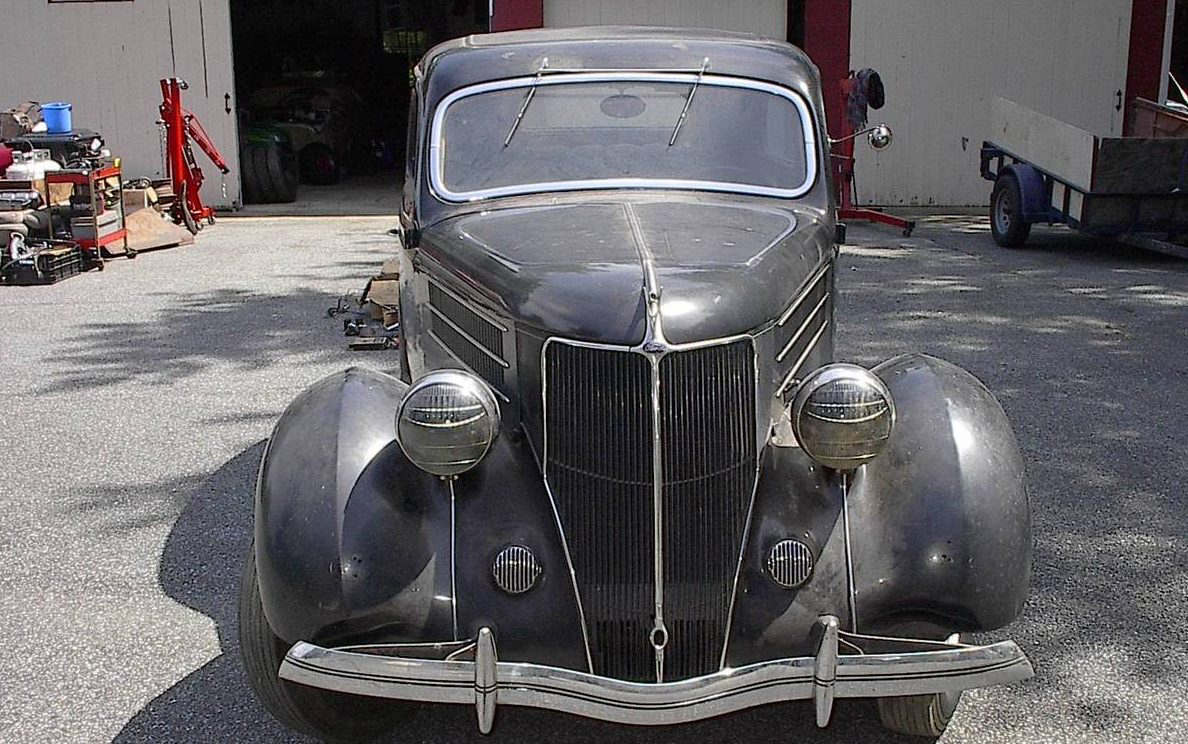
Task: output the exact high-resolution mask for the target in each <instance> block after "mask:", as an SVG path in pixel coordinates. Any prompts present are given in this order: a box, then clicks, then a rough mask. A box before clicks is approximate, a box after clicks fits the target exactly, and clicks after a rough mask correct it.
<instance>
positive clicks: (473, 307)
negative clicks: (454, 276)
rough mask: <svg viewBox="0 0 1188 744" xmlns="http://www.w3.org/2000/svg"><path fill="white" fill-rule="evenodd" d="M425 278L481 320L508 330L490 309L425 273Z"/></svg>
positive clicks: (503, 330) (505, 331) (504, 331)
mask: <svg viewBox="0 0 1188 744" xmlns="http://www.w3.org/2000/svg"><path fill="white" fill-rule="evenodd" d="M425 279H426V281H427V282H428V283H429V284H431V285H433V286H434V287H437V288H438V289H440V290H441V291H442V292H445V293H446V294H448V295H449V296H450V297H452V298H454V300H455V301H457V302H458V303H459V304H460V305H463V306H464V307H465V308H466V309H467V310H470V311H471V312H473V313H474V314H475V315H477V316H479V317H480V318H482V319H483V320H485V321H487V322H488V323H490V324H491V325H493V326H495V327H496V328H498V329H499V330H500V332H502V333H507V332H508V330H509V328H508V327H507V326H506V325H504V324H503V321H501V320H499V319H498V318H496V317H495V316H493V315H491V313H490V311H488V310H487V309H486V308H485V307H483V306H482V305H478V304H476V303H474V302H472V301H470V300H468V299H467V298H465V297H463V296H462V295H460V294H458V293H457V292H455V291H454V290H452V289H450V288H449V287H447V286H446V285H444V284H442V283H441V282H439V281H437V280H436V279H434V278H432V277H431V276H429V275H428V274H426V276H425Z"/></svg>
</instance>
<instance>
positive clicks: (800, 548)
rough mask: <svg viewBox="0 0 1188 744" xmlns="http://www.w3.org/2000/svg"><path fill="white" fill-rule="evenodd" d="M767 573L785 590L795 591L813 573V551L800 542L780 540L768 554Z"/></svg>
mask: <svg viewBox="0 0 1188 744" xmlns="http://www.w3.org/2000/svg"><path fill="white" fill-rule="evenodd" d="M767 573H768V575H770V576H771V580H772V581H774V582H775V583H777V584H779V585H780V586H782V587H784V588H785V589H795V588H796V587H798V586H800V585H801V584H803V583H804V582H806V581H808V580H809V576H812V573H813V551H812V550H811V549H810V548H809V546H807V545H805V544H804V543H802V542H800V541H799V540H790V539H789V540H780V541H779V542H778V543H776V544H775V545H774V546H773V547H772V549H771V552H770V553H768V554H767Z"/></svg>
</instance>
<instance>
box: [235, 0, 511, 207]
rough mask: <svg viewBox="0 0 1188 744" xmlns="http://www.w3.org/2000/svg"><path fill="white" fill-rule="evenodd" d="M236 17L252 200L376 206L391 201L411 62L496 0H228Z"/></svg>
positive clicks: (472, 26) (466, 29)
mask: <svg viewBox="0 0 1188 744" xmlns="http://www.w3.org/2000/svg"><path fill="white" fill-rule="evenodd" d="M231 26H232V46H233V54H234V64H235V87H236V97H237V100H238V104H239V106H238V108H239V115H240V122H239V127H240V151H241V160H242V163H243V166H242V167H243V185H244V197H245V202H246V203H248V204H261V205H281V204H286V203H290V204H291V203H294V202H295V203H296V206H297V207H300V208H301V209H302V211H303V212H305V213H322V212H326V211H331V212H350V211H352V205H353V206H354V207H355V208H357V209H358V210H359V211H369V207H371V208H372V209H374V208H375V207H376V206H377V204H386V203H395V194H396V192H397V190H398V180H399V178H400V176H401V169H400V167H399V164H401V163H402V159H403V153H404V140H405V128H406V117H407V112H408V92H409V85H410V78H411V75H412V68H413V66H414V65H415V64H416V62H417V60H419V59H420V57H421V55H422V54H424V52H425V51H426V50H427V49H429V48H430V47H432V46H433V45H434V44H437V43H439V42H441V41H445V40H447V39H451V38H454V37H458V36H464V35H466V34H470V33H475V32H482V31H486V30H487V28H488V3H487V1H486V0H231ZM274 208H280V207H274ZM289 208H290V209H292V208H294V207H292V206H290V207H289ZM391 211H395V210H394V209H393V210H391Z"/></svg>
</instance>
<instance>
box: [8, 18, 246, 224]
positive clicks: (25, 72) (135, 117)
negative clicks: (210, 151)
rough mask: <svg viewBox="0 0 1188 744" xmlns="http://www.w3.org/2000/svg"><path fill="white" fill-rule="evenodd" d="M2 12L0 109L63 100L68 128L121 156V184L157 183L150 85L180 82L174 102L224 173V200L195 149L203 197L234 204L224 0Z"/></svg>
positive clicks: (154, 97) (156, 102) (155, 100)
mask: <svg viewBox="0 0 1188 744" xmlns="http://www.w3.org/2000/svg"><path fill="white" fill-rule="evenodd" d="M3 5H4V22H3V23H0V49H2V50H4V51H3V60H4V61H3V64H0V107H4V108H8V107H11V106H15V105H16V104H17V103H20V102H21V101H25V100H34V101H70V102H72V103H73V104H74V126H75V127H76V128H78V129H93V130H95V131H98V132H100V133H102V134H103V137H104V139H106V141H107V143H108V146H109V147H110V148H111V150H112V152H113V153H115V154H117V155H119V156H121V157H122V158H123V169H124V175H125V177H126V178H130V177H135V176H158V175H161V169H162V164H161V145H160V135H159V129H158V128H157V120H158V119H160V114H159V112H158V107H159V106H160V103H161V88H160V85H159V84H158V81H159V80H160V79H161V78H167V77H174V76H176V77H180V78H182V79H184V80H186V81H187V82H189V84H190V89H189V90H187V91H185V92H184V93H183V94H182V101H183V103H184V105H185V107H186V108H187V109H189V110H190V111H191V112H192V113H194V114H195V115H196V116H197V117H198V120H199V121H201V122H202V125H203V126H204V127H205V128H206V131H207V133H208V134H209V135H210V137H211V139H212V140H214V143H215V145H216V146H217V147H218V148H219V151H220V152H221V153H222V154H223V157H224V158H226V159H227V162H228V164H229V165H230V166H231V173H230V174H229V175H228V176H227V198H226V199H224V198H223V196H222V189H221V187H220V176H219V173H218V170H217V169H216V168H215V167H214V166H213V165H212V164H211V163H210V161H208V160H207V159H206V156H205V155H204V154H202V153H201V152H200V151H198V150H197V148H195V157H196V159H197V161H198V164H199V166H200V167H201V168H202V171H203V173H204V174H205V175H206V186H204V187H203V190H202V197H203V199H204V200H205V201H206V202H207V203H208V204H213V205H219V206H226V205H228V204H230V203H231V202H232V201H237V200H238V199H239V146H238V138H237V127H236V122H235V101H234V98H233V99H232V101H231V114H227V113H226V111H225V107H224V98H223V96H224V94H227V93H230V94H232V96H234V91H235V86H234V83H233V80H232V70H231V67H232V65H231V20H230V13H229V6H228V0H135V2H103V3H55V4H50V3H47V2H46V1H45V0H6V2H4V3H3ZM171 16H172V42H171V40H170V39H171V34H170V26H171V23H170V17H171ZM204 42H205V43H204Z"/></svg>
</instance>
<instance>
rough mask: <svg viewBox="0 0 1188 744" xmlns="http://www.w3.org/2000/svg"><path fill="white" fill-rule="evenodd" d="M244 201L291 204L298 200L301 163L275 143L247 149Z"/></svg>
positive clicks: (243, 159)
mask: <svg viewBox="0 0 1188 744" xmlns="http://www.w3.org/2000/svg"><path fill="white" fill-rule="evenodd" d="M240 160H241V161H242V163H243V191H244V200H245V201H246V202H248V203H250V204H278V203H289V202H292V201H295V200H296V199H297V181H298V172H297V160H296V158H294V157H293V154H292V153H291V152H288V151H286V150H282V149H281V148H279V147H277V146H276V145H273V144H268V145H265V144H256V143H252V144H249V145H247V146H246V147H244V150H243V157H241V158H240Z"/></svg>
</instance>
